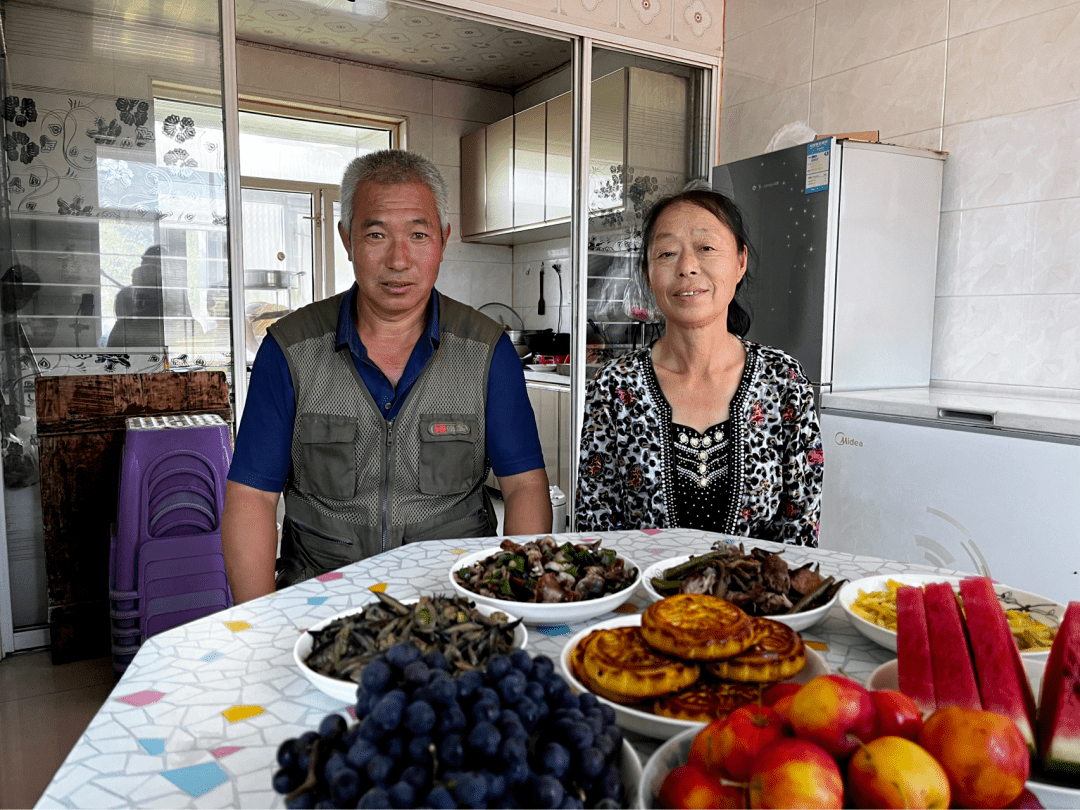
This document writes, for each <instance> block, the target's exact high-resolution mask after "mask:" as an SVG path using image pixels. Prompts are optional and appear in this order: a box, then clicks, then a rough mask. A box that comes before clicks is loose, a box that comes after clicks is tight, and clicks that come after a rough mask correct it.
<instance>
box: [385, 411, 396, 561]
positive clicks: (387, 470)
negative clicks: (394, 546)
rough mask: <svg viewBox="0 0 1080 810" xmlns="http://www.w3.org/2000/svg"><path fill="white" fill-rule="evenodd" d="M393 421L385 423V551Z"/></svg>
mask: <svg viewBox="0 0 1080 810" xmlns="http://www.w3.org/2000/svg"><path fill="white" fill-rule="evenodd" d="M393 444H394V420H393V419H388V420H387V421H386V467H385V469H384V473H383V499H382V550H383V551H386V510H387V507H388V505H389V500H390V460H391V456H392V455H393Z"/></svg>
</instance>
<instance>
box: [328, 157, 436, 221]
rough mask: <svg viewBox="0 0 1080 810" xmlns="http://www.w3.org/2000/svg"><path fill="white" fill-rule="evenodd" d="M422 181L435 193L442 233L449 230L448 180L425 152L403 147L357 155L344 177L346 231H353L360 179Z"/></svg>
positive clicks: (342, 179) (343, 200) (342, 190)
mask: <svg viewBox="0 0 1080 810" xmlns="http://www.w3.org/2000/svg"><path fill="white" fill-rule="evenodd" d="M368 180H370V181H371V182H373V183H387V184H395V183H423V184H424V185H425V186H427V187H428V188H429V189H431V193H432V194H433V195H434V196H435V208H436V209H437V211H438V213H439V234H440V235H441V234H443V233H444V232H445V231H446V223H447V221H448V219H449V216H450V203H449V194H448V192H447V190H446V180H444V179H443V176H442V174H441V173H440V172H439V169H438V167H436V166H435V164H434V163H432V162H431V161H430V160H428V159H427V158H426V157H424V156H423V155H418V154H416V153H415V152H406V151H404V150H402V149H382V150H380V151H378V152H372V153H370V154H367V155H364V156H363V157H358V158H354V159H353V160H351V161H349V165H348V166H346V167H345V175H344V176H343V177H342V178H341V225H342V226H343V227H344V228H345V233H347V234H349V235H350V236H351V235H352V218H353V197H355V196H356V189H357V188H358V187H359V186H360V184H361V183H364V182H365V181H368Z"/></svg>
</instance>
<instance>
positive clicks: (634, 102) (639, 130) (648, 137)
mask: <svg viewBox="0 0 1080 810" xmlns="http://www.w3.org/2000/svg"><path fill="white" fill-rule="evenodd" d="M629 71H630V81H629V85H630V87H629V90H628V98H629V103H628V104H627V110H626V116H627V125H626V128H627V144H626V159H627V162H628V163H629V165H631V166H633V167H634V175H635V177H638V176H641V175H643V174H650V175H656V176H657V179H658V180H660V181H661V183H663V182H665V181H666V180H668V179H669V178H679V179H681V178H684V177H685V176H686V173H687V170H688V168H689V167H688V160H689V156H688V148H689V147H688V143H689V141H690V138H691V132H690V127H689V126H688V118H687V116H688V104H687V82H686V79H684V78H683V77H681V76H672V75H671V74H670V73H658V72H656V71H654V70H644V69H642V68H630V69H629Z"/></svg>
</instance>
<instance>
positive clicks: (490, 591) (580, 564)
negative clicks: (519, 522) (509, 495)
mask: <svg viewBox="0 0 1080 810" xmlns="http://www.w3.org/2000/svg"><path fill="white" fill-rule="evenodd" d="M600 542H601V541H599V540H597V541H595V542H593V543H570V542H569V541H568V542H565V543H563V544H562V545H559V544H558V543H557V542H556V541H555V538H554V537H552V536H551V535H547V536H545V537H541V538H539V539H537V540H534V541H530V542H528V543H525V544H524V545H522V544H519V543H516V542H514V541H513V540H510V539H506V540H503V541H502V544H501V545H500V546H499V547H500V548H501V549H502V550H501V551H499V552H498V553H496V554H493V555H491V556H490V557H488V558H487V559H485V560H483V561H481V562H479V563H475V564H474V565H470V566H468V567H466V568H461V569H459V570H458V571H455V572H454V579H455V580H456V581H457V582H458V584H459V585H461V586H462V587H463V588H465V589H467V590H470V591H472V592H473V593H476V594H479V595H481V596H486V597H489V598H492V599H505V600H509V601H514V602H533V603H559V602H579V601H582V600H585V599H599V598H600V597H602V596H607V595H609V594H613V593H617V592H619V591H621V590H624V589H625V588H628V587H630V585H632V584H633V582H634V580H635V578H636V576H637V569H636V568H634V567H632V566H629V567H628V566H627V565H626V561H625V560H624V559H623V558H622V557H619V556H618V555H617V554H616V553H615V552H614V551H612V550H611V549H601V548H600Z"/></svg>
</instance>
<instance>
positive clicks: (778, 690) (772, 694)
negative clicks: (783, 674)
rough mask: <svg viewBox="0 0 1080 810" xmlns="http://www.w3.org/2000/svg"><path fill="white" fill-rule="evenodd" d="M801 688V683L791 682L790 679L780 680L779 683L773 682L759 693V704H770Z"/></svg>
mask: <svg viewBox="0 0 1080 810" xmlns="http://www.w3.org/2000/svg"><path fill="white" fill-rule="evenodd" d="M801 688H802V684H801V683H792V682H791V681H782V682H781V683H774V684H773V685H772V686H770V687H769V688H768V689H766V690H765V691H763V692H762V693H761V705H762V706H772V705H773V704H774V703H776V701H778V700H779V699H780V698H782V697H786V696H787V695H794V694H795V693H796V692H798V691H799V690H800V689H801Z"/></svg>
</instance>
